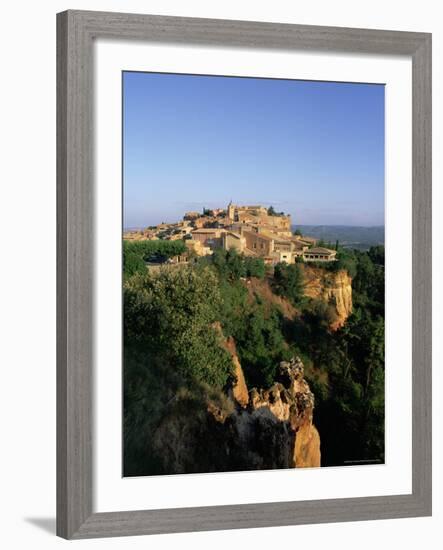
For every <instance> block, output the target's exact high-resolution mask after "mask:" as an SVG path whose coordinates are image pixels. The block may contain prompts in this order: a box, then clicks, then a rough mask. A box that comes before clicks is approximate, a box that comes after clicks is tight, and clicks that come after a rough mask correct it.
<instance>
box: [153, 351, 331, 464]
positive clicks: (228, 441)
mask: <svg viewBox="0 0 443 550" xmlns="http://www.w3.org/2000/svg"><path fill="white" fill-rule="evenodd" d="M227 349H228V350H229V351H230V353H231V356H232V357H233V363H234V365H235V371H236V379H235V380H234V383H233V386H234V387H233V391H232V392H228V395H226V394H224V393H218V394H217V393H215V392H208V393H206V394H205V395H204V396H203V397H202V396H200V399H199V400H198V401H197V399H196V397H195V395H192V396H190V395H189V394H186V393H184V394H183V395H180V396H178V397H177V399H176V400H174V402H173V403H172V404H171V407H170V410H169V412H168V414H167V415H165V416H164V417H163V419H162V421H161V423H160V425H159V426H158V428H157V430H156V433H155V438H154V447H155V449H156V451H157V453H158V456H160V457H162V462H163V468H164V469H165V470H166V471H168V472H169V473H187V472H199V471H200V472H201V471H208V472H211V471H233V470H258V469H274V468H294V467H296V468H300V467H301V468H303V467H317V466H320V438H319V435H318V432H317V430H316V428H315V426H314V425H313V423H312V415H313V410H314V396H313V394H312V392H311V391H310V389H309V386H308V384H307V382H306V381H305V379H304V377H303V365H302V363H301V361H300V360H299V359H298V358H294V359H292V360H291V361H290V362H282V363H281V364H280V366H279V370H278V375H277V381H276V382H275V383H274V385H273V386H272V387H271V388H269V389H265V390H263V389H261V390H257V389H255V388H254V389H252V390H251V391H250V392H249V393H248V392H247V387H246V383H245V381H244V376H243V372H242V369H241V365H240V362H239V360H238V357H237V354H236V351H235V343H234V342H233V341H232V340H229V341H228V342H227ZM245 391H246V394H245ZM190 410H192V414H190Z"/></svg>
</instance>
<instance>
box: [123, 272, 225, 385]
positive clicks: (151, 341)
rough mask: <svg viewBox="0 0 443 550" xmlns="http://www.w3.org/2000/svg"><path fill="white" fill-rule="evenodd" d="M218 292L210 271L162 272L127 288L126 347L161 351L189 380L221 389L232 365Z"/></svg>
mask: <svg viewBox="0 0 443 550" xmlns="http://www.w3.org/2000/svg"><path fill="white" fill-rule="evenodd" d="M220 299H221V298H220V292H219V289H218V286H217V280H216V277H215V275H214V273H213V272H212V270H210V269H208V268H206V269H200V270H194V269H192V268H190V267H188V268H182V269H179V270H173V271H171V270H164V271H161V272H160V273H159V274H157V275H155V276H150V275H149V274H145V275H138V274H137V275H135V276H133V277H131V278H130V279H129V280H128V281H126V283H125V285H124V336H125V346H126V345H128V346H130V345H137V346H138V347H139V348H143V349H144V350H149V351H150V352H151V353H154V352H155V353H157V354H158V355H160V356H162V357H164V358H165V361H166V362H167V363H168V364H170V365H171V366H172V367H173V368H175V369H177V370H178V372H180V374H181V375H182V376H183V377H184V378H187V379H196V380H200V381H204V382H206V383H208V384H210V385H214V386H217V387H221V386H223V385H224V384H225V383H226V380H227V378H228V376H229V374H230V371H231V366H232V362H231V359H230V357H229V355H228V354H227V352H226V351H225V350H224V349H223V348H222V346H221V336H220V332H219V331H217V330H216V327H215V326H214V323H215V322H216V321H217V320H218V318H219V308H220Z"/></svg>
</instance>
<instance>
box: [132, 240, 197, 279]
mask: <svg viewBox="0 0 443 550" xmlns="http://www.w3.org/2000/svg"><path fill="white" fill-rule="evenodd" d="M185 251H186V246H185V243H184V242H183V241H182V240H176V241H162V240H160V239H158V240H155V241H148V240H142V241H123V275H124V278H128V277H131V276H132V275H134V274H135V273H144V272H145V271H146V262H148V261H149V260H151V259H153V258H158V259H162V260H165V259H167V258H171V257H172V256H178V255H179V254H183V252H185Z"/></svg>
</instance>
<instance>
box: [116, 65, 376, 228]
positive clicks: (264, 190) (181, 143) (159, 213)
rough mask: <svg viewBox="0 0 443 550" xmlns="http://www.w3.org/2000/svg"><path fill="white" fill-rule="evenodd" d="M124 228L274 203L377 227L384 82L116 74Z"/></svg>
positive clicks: (314, 220)
mask: <svg viewBox="0 0 443 550" xmlns="http://www.w3.org/2000/svg"><path fill="white" fill-rule="evenodd" d="M123 88H124V98H123V99H124V121H123V122H124V124H123V138H124V189H123V193H124V195H123V196H124V213H123V214H124V227H125V228H131V227H132V228H135V227H146V226H149V225H157V224H158V223H161V222H162V221H165V222H174V221H178V220H180V219H182V217H183V214H184V213H185V212H186V211H189V210H198V211H201V210H202V209H203V207H206V208H222V207H223V208H225V207H226V205H227V204H228V202H229V201H230V200H231V199H232V201H233V202H234V203H236V204H251V203H253V204H262V205H264V206H269V205H272V206H274V207H275V209H276V210H283V211H284V212H286V213H289V214H291V217H292V223H293V225H317V226H320V225H329V226H333V225H336V226H339V225H341V226H353V227H357V226H359V227H373V226H383V225H384V86H383V85H373V84H351V83H330V82H307V81H295V80H275V79H258V78H238V77H229V78H227V77H211V76H192V75H171V74H159V73H132V72H124V73H123Z"/></svg>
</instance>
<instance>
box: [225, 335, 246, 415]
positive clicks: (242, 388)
mask: <svg viewBox="0 0 443 550" xmlns="http://www.w3.org/2000/svg"><path fill="white" fill-rule="evenodd" d="M225 347H226V349H227V350H228V352H229V353H230V354H231V358H232V364H233V365H234V374H235V378H236V381H235V382H234V384H233V386H232V394H233V397H234V399H235V401H236V402H237V403H238V404H239V405H240V406H241V407H246V406H247V404H248V403H249V393H248V387H247V386H246V381H245V376H244V374H243V369H242V368H241V365H240V361H239V359H238V355H237V349H236V347H235V341H234V339H233V338H232V336H230V337H229V338H227V340H226V343H225Z"/></svg>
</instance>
